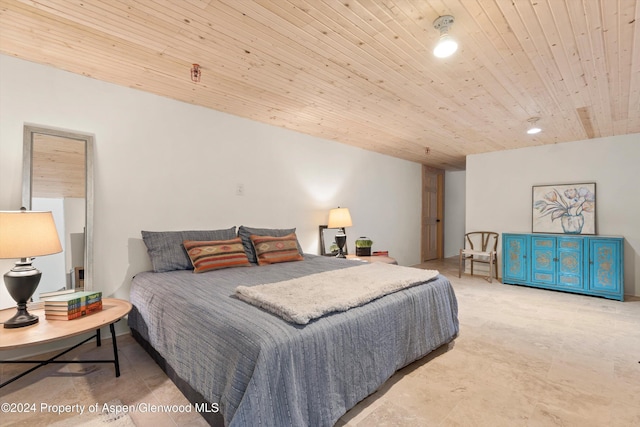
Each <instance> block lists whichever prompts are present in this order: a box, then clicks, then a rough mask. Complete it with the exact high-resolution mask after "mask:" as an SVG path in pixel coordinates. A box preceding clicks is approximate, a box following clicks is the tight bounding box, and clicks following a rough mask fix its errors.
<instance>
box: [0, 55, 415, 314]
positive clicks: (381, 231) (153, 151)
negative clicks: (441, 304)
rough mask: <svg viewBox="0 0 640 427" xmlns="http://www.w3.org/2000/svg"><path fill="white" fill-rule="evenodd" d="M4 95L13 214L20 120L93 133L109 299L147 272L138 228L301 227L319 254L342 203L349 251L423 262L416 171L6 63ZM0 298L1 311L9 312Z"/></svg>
mask: <svg viewBox="0 0 640 427" xmlns="http://www.w3.org/2000/svg"><path fill="white" fill-rule="evenodd" d="M194 88H195V90H197V86H195V87H194ZM0 93H1V94H2V96H1V97H0V210H15V209H19V208H20V199H21V186H22V184H21V176H22V129H23V125H24V124H25V123H31V124H38V125H44V126H51V127H56V128H62V129H68V130H72V131H79V132H86V133H92V134H94V135H95V185H94V188H95V217H94V224H95V227H94V240H95V243H94V258H95V270H94V282H95V283H94V288H95V289H99V290H102V291H103V294H104V295H105V296H116V297H119V298H125V299H126V298H128V296H129V283H130V278H131V276H132V275H133V274H135V273H137V272H139V271H141V270H142V269H145V268H148V267H149V266H150V263H149V261H148V259H147V256H146V251H145V249H144V246H143V243H142V240H141V238H140V230H142V229H145V230H176V229H203V228H226V227H230V226H233V225H236V226H238V225H241V224H244V225H249V226H255V227H297V228H298V238H299V240H300V242H301V244H302V246H303V248H304V250H305V251H307V252H310V253H317V251H318V225H320V224H326V222H327V216H328V210H329V209H330V208H332V207H336V206H338V205H340V206H342V207H348V208H349V209H350V211H351V215H352V218H353V223H354V225H353V227H350V228H348V229H347V235H348V243H347V244H348V246H349V248H353V247H354V243H353V242H354V240H355V239H356V238H357V237H358V236H369V237H370V238H371V239H372V240H374V242H375V244H374V250H388V251H389V253H390V255H391V256H393V257H395V258H396V259H397V260H398V262H399V263H400V264H404V265H411V264H417V263H418V262H419V260H420V209H421V196H420V191H421V166H420V165H419V164H416V163H412V162H408V161H404V160H399V159H395V158H391V157H387V156H383V155H380V154H376V153H372V152H369V151H365V150H361V149H358V148H354V147H350V146H347V145H344V144H340V143H336V142H333V141H327V140H323V139H319V138H315V137H311V136H307V135H303V134H300V133H296V132H293V131H289V130H286V129H282V128H278V127H272V126H268V125H265V124H261V123H257V122H253V121H250V120H246V119H242V118H238V117H235V116H231V115H228V114H224V113H220V112H216V111H213V110H209V109H205V108H201V107H197V106H193V105H189V104H185V103H181V102H177V101H174V100H170V99H167V98H163V97H159V96H155V95H151V94H148V93H144V92H141V91H138V90H134V89H129V88H124V87H119V86H115V85H112V84H108V83H104V82H100V81H97V80H93V79H90V78H87V77H83V76H79V75H75V74H71V73H67V72H64V71H61V70H57V69H54V68H51V67H47V66H42V65H38V64H33V63H29V62H26V61H22V60H18V59H15V58H12V57H8V56H4V55H0ZM238 184H242V185H243V186H244V192H245V195H244V196H237V195H236V194H235V192H236V187H237V185H238ZM11 266H12V261H6V260H1V261H0V271H7V270H9V269H10V268H11ZM0 289H1V290H0V306H4V307H6V306H11V305H13V301H12V300H11V299H10V297H9V296H8V294H7V293H6V290H5V289H4V286H2V287H0Z"/></svg>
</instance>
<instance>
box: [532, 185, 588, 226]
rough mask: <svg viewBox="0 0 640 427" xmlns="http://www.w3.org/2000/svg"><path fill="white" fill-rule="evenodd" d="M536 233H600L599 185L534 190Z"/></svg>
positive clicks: (550, 186)
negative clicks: (598, 213) (597, 193)
mask: <svg viewBox="0 0 640 427" xmlns="http://www.w3.org/2000/svg"><path fill="white" fill-rule="evenodd" d="M532 232H534V233H554V234H596V184H595V182H590V183H584V184H556V185H536V186H534V187H533V220H532Z"/></svg>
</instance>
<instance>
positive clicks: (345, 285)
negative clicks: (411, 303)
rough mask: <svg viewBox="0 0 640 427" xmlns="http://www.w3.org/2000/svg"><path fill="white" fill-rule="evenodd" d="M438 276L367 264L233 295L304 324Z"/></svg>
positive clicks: (431, 272)
mask: <svg viewBox="0 0 640 427" xmlns="http://www.w3.org/2000/svg"><path fill="white" fill-rule="evenodd" d="M438 274H439V272H438V271H437V270H421V269H418V268H412V267H401V266H397V265H391V264H384V263H370V264H364V265H361V266H355V267H349V268H344V269H341V270H333V271H326V272H323V273H316V274H311V275H309V276H304V277H300V278H297V279H291V280H285V281H282V282H276V283H267V284H264V285H256V286H238V287H237V288H236V295H237V296H238V298H240V299H241V300H243V301H246V302H248V303H249V304H253V305H255V306H257V307H260V308H263V309H265V310H267V311H269V312H271V313H273V314H276V315H278V316H280V317H282V318H283V319H284V320H286V321H288V322H292V323H298V324H300V325H306V324H307V323H309V321H310V320H313V319H316V318H318V317H320V316H323V315H325V314H327V313H332V312H337V311H346V310H349V309H350V308H353V307H358V306H360V305H364V304H366V303H368V302H369V301H372V300H374V299H376V298H380V297H382V296H384V295H387V294H390V293H393V292H397V291H399V290H401V289H405V288H408V287H410V286H414V285H418V284H422V283H424V282H426V281H428V280H431V279H433V278H434V277H436V276H437V275H438Z"/></svg>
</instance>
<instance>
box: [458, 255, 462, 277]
mask: <svg viewBox="0 0 640 427" xmlns="http://www.w3.org/2000/svg"><path fill="white" fill-rule="evenodd" d="M460 277H462V249H460V258H459V259H458V278H460Z"/></svg>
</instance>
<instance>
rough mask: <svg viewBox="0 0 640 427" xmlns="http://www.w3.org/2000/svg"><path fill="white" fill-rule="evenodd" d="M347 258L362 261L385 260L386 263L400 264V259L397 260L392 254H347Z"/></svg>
mask: <svg viewBox="0 0 640 427" xmlns="http://www.w3.org/2000/svg"><path fill="white" fill-rule="evenodd" d="M347 259H350V260H354V261H362V262H383V263H385V264H395V265H398V261H396V260H395V258H391V257H390V256H382V255H373V256H356V255H347Z"/></svg>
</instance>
